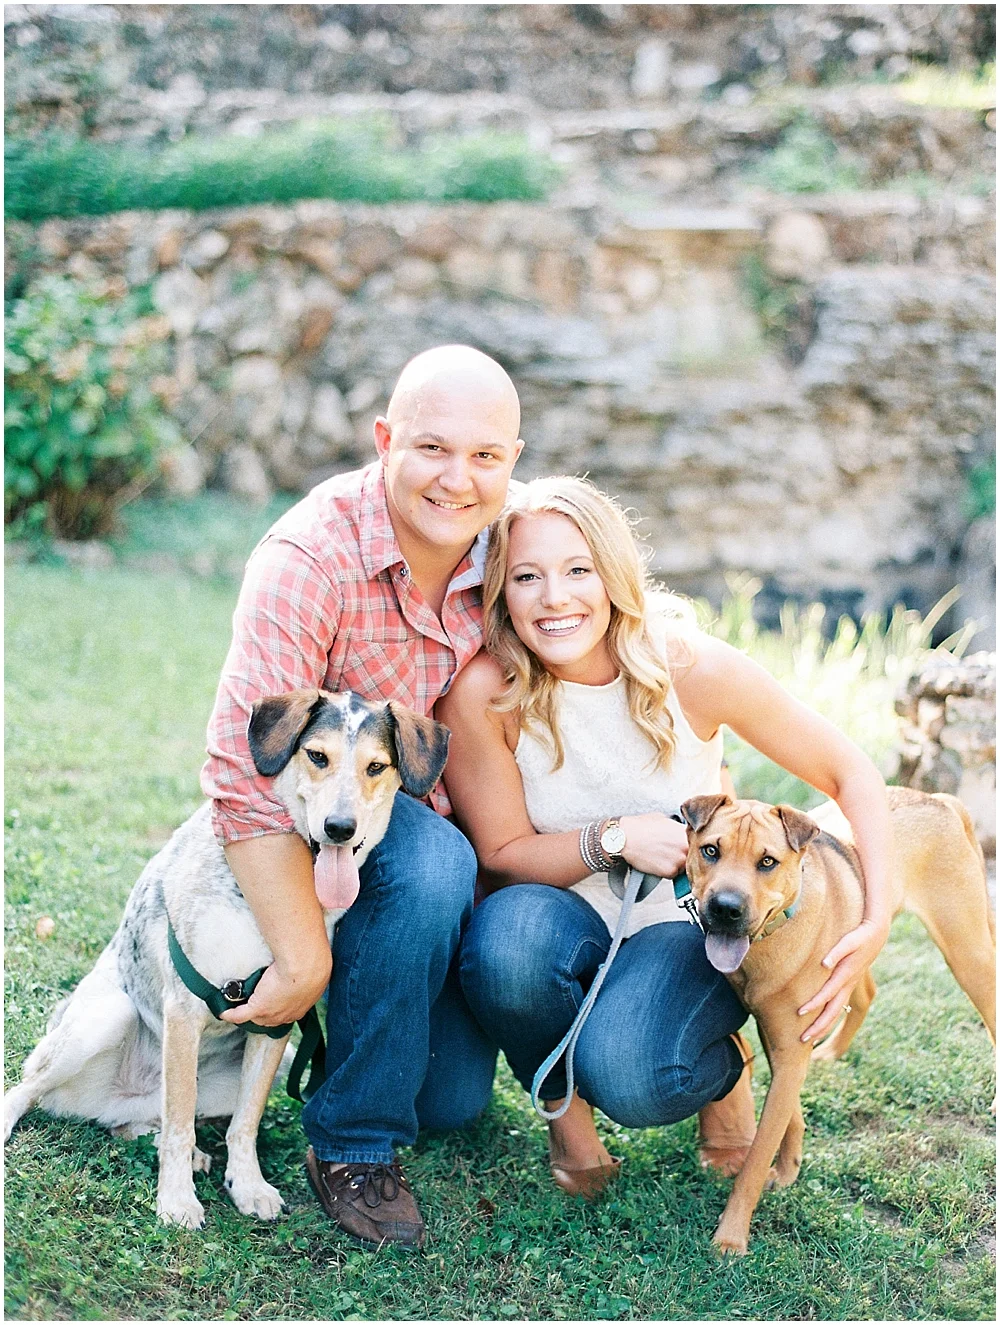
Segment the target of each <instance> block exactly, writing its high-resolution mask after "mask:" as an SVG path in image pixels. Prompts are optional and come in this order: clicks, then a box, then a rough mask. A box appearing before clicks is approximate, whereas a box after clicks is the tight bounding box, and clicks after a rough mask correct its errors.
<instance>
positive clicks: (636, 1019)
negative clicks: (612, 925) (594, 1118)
mask: <svg viewBox="0 0 1000 1325" xmlns="http://www.w3.org/2000/svg"><path fill="white" fill-rule="evenodd" d="M746 1018H747V1012H746V1009H745V1008H744V1007H743V1005H742V1003H740V1001H739V999H738V998H737V997H736V995H735V993H733V991H732V989H731V988H730V986H729V983H728V981H727V980H726V979H725V977H724V976H722V975H720V974H719V972H718V971H716V970H714V969H713V967H712V966H711V965H710V964H709V962H708V960H707V958H706V957H705V946H704V938H703V935H702V934H701V932H700V931H699V930H697V929H696V928H695V927H694V926H693V925H689V924H686V923H685V922H682V921H677V922H670V923H668V924H661V925H651V926H649V928H647V929H643V930H640V931H639V933H638V934H636V935H635V936H634V937H633V938H631V939H628V940H627V941H626V942H625V943H624V944H623V945H622V947H621V950H620V952H619V954H618V956H617V957H616V959H615V962H614V965H613V966H612V968H611V970H610V972H609V973H608V977H607V980H606V981H605V984H604V987H603V988H602V990H601V993H600V996H599V997H598V999H597V1002H596V1003H595V1005H594V1010H593V1012H592V1013H591V1015H590V1018H589V1019H588V1021H587V1024H586V1026H585V1027H584V1029H583V1032H582V1034H581V1036H580V1040H579V1043H578V1045H577V1052H576V1074H577V1083H578V1088H579V1091H580V1094H581V1095H582V1096H583V1097H584V1099H586V1100H587V1101H588V1102H589V1103H591V1104H593V1105H596V1107H597V1108H599V1109H600V1110H601V1112H602V1113H605V1114H607V1116H608V1117H609V1118H611V1119H613V1120H614V1121H615V1122H617V1123H620V1124H622V1125H623V1126H626V1127H655V1126H662V1125H665V1124H669V1123H676V1122H679V1121H680V1120H681V1119H682V1118H690V1117H691V1116H692V1115H693V1114H696V1113H697V1112H698V1110H699V1109H701V1108H702V1107H703V1106H704V1105H705V1104H707V1103H709V1101H711V1100H715V1099H719V1098H721V1097H722V1096H724V1095H726V1094H728V1092H729V1091H730V1090H732V1088H733V1086H735V1084H736V1082H737V1081H738V1080H739V1078H740V1074H741V1072H742V1070H743V1061H742V1058H741V1057H740V1052H739V1050H738V1048H737V1046H736V1044H735V1043H734V1041H733V1040H732V1038H731V1036H732V1033H733V1032H734V1031H736V1030H738V1029H739V1027H740V1026H742V1025H743V1023H744V1022H745V1021H746Z"/></svg>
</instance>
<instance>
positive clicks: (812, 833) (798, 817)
mask: <svg viewBox="0 0 1000 1325" xmlns="http://www.w3.org/2000/svg"><path fill="white" fill-rule="evenodd" d="M774 813H775V814H776V815H777V816H778V818H779V819H780V820H781V826H782V828H784V830H785V836H786V837H787V838H788V845H789V846H790V847H791V848H792V850H793V851H802V850H804V849H805V848H806V847H807V846H808V845H809V843H810V842H811V841H812V840H813V838H814V837H816V835H817V834H818V833H819V824H818V823H816V821H815V819H810V818H809V816H808V814H803V813H802V811H801V810H793V809H792V807H791V806H790V805H776V806H775V807H774Z"/></svg>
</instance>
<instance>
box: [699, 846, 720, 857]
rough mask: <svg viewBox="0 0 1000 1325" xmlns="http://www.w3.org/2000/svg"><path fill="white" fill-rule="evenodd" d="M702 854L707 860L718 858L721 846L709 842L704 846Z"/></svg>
mask: <svg viewBox="0 0 1000 1325" xmlns="http://www.w3.org/2000/svg"><path fill="white" fill-rule="evenodd" d="M701 854H702V855H703V856H704V857H705V859H706V860H718V859H719V848H718V847H717V846H713V845H712V844H711V843H709V844H708V846H704V847H702V849H701Z"/></svg>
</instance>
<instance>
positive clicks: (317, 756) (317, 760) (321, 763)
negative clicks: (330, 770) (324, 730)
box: [306, 750, 330, 768]
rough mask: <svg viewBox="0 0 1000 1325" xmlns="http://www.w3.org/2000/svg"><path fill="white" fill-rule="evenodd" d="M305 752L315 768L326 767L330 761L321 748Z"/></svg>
mask: <svg viewBox="0 0 1000 1325" xmlns="http://www.w3.org/2000/svg"><path fill="white" fill-rule="evenodd" d="M306 754H307V755H308V756H309V761H310V763H313V764H315V765H316V767H317V768H326V766H327V764H328V763H329V762H330V761H329V759H327V757H326V755H325V754H324V753H323V751H322V750H307V751H306Z"/></svg>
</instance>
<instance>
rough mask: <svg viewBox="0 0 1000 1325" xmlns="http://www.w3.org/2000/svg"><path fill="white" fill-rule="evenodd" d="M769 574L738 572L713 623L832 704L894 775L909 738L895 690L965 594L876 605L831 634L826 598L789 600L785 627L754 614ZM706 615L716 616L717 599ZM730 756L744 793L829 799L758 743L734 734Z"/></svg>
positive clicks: (797, 687)
mask: <svg viewBox="0 0 1000 1325" xmlns="http://www.w3.org/2000/svg"><path fill="white" fill-rule="evenodd" d="M760 588H761V585H760V581H759V580H756V579H753V578H752V577H750V576H734V577H733V578H732V580H731V581H730V593H729V595H728V597H727V598H726V601H725V602H724V603H723V605H722V608H721V610H720V612H719V613H718V615H717V616H716V618H715V620H714V621H712V622H711V625H710V627H709V629H710V630H711V632H712V634H714V635H717V636H718V637H719V638H720V639H724V640H726V641H727V643H729V644H732V645H734V646H735V647H736V648H739V649H743V650H744V651H745V652H747V653H748V654H749V655H750V656H751V657H752V658H754V659H756V661H757V662H759V663H760V664H761V666H763V667H766V668H767V670H768V671H769V672H770V673H771V675H772V676H773V677H775V678H776V680H778V681H780V682H781V684H782V685H783V686H784V687H785V689H786V690H788V691H790V692H791V694H793V695H795V696H796V698H798V699H801V700H802V701H803V702H804V703H806V704H808V705H810V707H811V708H814V709H816V710H817V711H818V712H819V713H822V714H823V716H824V717H825V718H829V719H830V721H831V722H832V723H833V724H834V725H835V726H836V727H839V729H840V730H841V731H842V732H844V733H846V735H848V736H849V737H850V738H851V740H853V741H855V742H856V743H857V744H858V745H860V746H861V748H862V750H864V751H865V752H866V754H868V755H869V756H870V757H871V758H872V759H873V760H874V761H875V763H876V764H877V765H878V766H879V768H880V769H881V770H882V773H883V774H884V775H885V776H887V777H889V776H891V775H892V774H893V772H894V769H895V762H896V748H897V742H898V738H899V732H898V726H897V721H896V716H895V712H894V709H893V699H894V697H895V694H896V692H897V690H898V689H899V688H900V686H902V685H903V684H904V682H905V680H906V678H907V677H908V676H909V675H910V674H911V672H912V671H913V670H914V669H915V668H916V667H917V666H918V665H919V664H920V663H922V662H923V661H924V660H926V658H927V657H928V656H929V654H930V653H931V652H932V650H931V637H932V634H933V631H934V627H935V626H936V625H937V623H938V621H940V620H941V618H942V617H943V616H944V614H945V612H946V611H947V610H948V608H949V607H951V605H952V604H953V603H954V602H955V599H956V598H957V591H953V592H952V593H950V594H948V595H946V596H945V597H944V598H942V599H941V601H940V602H939V603H937V604H936V606H935V607H934V608H933V609H932V610H931V612H929V613H928V614H927V616H926V617H923V616H921V614H920V613H919V612H916V611H913V610H910V609H907V608H904V607H901V606H896V607H895V608H894V609H893V611H892V613H891V614H890V615H889V617H888V618H886V617H885V616H883V615H882V614H880V613H878V612H872V613H868V614H867V615H866V616H865V617H864V618H863V620H862V624H861V627H860V629H859V628H858V627H857V626H856V625H855V623H854V622H853V621H852V620H851V618H850V617H848V616H843V617H841V618H840V620H839V621H838V622H837V626H836V630H835V631H834V633H833V637H832V639H831V638H828V637H827V635H825V634H824V631H823V625H824V618H825V616H826V609H825V608H824V606H823V604H822V603H810V604H808V605H807V606H805V607H796V606H795V604H793V603H786V604H785V606H784V608H783V609H782V612H781V629H780V630H778V631H766V630H762V629H761V628H760V627H759V626H758V625H757V623H756V621H755V620H754V617H753V600H754V598H755V597H756V595H757V594H758V593H759V592H760ZM702 612H703V616H704V617H705V618H706V619H709V620H710V619H711V616H712V613H711V610H710V609H709V608H708V607H707V605H704V604H703V605H702ZM971 633H972V632H970V631H969V630H967V629H963V630H961V631H959V632H957V633H956V634H955V635H953V636H952V637H950V638H949V639H947V640H945V641H944V643H942V644H941V645H939V646H938V650H937V651H938V652H942V651H948V652H952V653H955V654H956V655H961V653H962V652H963V650H964V648H965V646H966V644H967V643H968V640H969V638H970V636H971ZM726 758H727V759H728V761H729V765H730V771H731V772H732V775H733V780H734V782H735V783H736V788H737V790H738V791H739V792H740V794H741V795H744V796H750V797H753V798H755V799H757V800H764V801H771V802H772V803H776V802H779V801H780V802H784V803H786V804H790V805H798V806H801V807H803V808H808V807H810V806H813V805H816V804H818V803H819V801H821V800H822V799H823V797H822V796H821V795H820V793H819V792H817V791H815V790H814V789H813V788H812V787H809V786H807V785H806V783H804V782H801V781H799V779H798V778H796V777H793V776H792V774H791V773H786V772H785V770H784V769H783V768H779V767H778V766H777V765H776V764H774V763H772V762H771V760H770V759H768V758H766V757H765V756H764V755H762V754H761V753H760V752H759V751H758V750H755V749H754V748H753V747H752V746H749V745H747V744H745V742H743V741H741V740H739V739H738V738H737V737H735V736H733V735H732V733H730V732H727V733H726Z"/></svg>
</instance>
